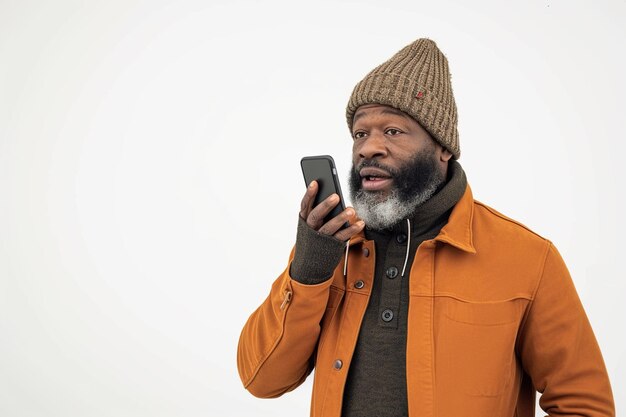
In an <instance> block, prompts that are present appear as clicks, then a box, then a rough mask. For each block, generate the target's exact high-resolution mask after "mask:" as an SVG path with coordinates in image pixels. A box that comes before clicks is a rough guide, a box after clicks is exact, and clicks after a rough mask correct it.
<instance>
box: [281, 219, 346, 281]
mask: <svg viewBox="0 0 626 417" xmlns="http://www.w3.org/2000/svg"><path fill="white" fill-rule="evenodd" d="M345 245H346V244H345V242H342V241H340V240H338V239H336V238H334V237H333V236H329V235H324V234H321V233H318V232H317V231H316V230H313V229H312V228H311V227H309V225H308V224H306V221H305V220H304V219H303V218H301V217H300V216H298V235H297V237H296V251H295V254H294V257H293V261H292V262H291V266H290V269H289V274H290V275H291V278H293V279H294V280H296V281H298V282H299V283H301V284H319V283H322V282H324V281H326V280H327V279H329V278H330V277H331V276H332V275H333V272H334V271H335V268H336V267H337V265H338V264H339V261H340V260H341V256H342V255H343V250H344V248H345Z"/></svg>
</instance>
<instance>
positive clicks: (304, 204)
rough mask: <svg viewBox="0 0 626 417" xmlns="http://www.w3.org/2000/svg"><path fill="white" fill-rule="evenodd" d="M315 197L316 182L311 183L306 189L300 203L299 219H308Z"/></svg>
mask: <svg viewBox="0 0 626 417" xmlns="http://www.w3.org/2000/svg"><path fill="white" fill-rule="evenodd" d="M316 195H317V181H311V183H310V184H309V186H308V187H307V188H306V192H305V193H304V197H302V201H301V202H300V217H302V218H303V219H305V220H306V218H307V217H309V213H310V212H311V210H312V209H313V202H315V196H316Z"/></svg>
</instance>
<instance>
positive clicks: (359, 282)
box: [354, 280, 365, 290]
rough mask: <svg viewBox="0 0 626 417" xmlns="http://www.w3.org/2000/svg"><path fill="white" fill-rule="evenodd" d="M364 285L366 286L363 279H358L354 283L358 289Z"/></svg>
mask: <svg viewBox="0 0 626 417" xmlns="http://www.w3.org/2000/svg"><path fill="white" fill-rule="evenodd" d="M363 287H365V283H364V282H363V281H361V280H358V281H357V282H355V283H354V288H356V289H357V290H360V289H361V288H363Z"/></svg>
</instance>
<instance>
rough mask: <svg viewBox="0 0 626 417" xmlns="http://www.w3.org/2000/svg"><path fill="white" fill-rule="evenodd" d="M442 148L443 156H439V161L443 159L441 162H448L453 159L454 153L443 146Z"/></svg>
mask: <svg viewBox="0 0 626 417" xmlns="http://www.w3.org/2000/svg"><path fill="white" fill-rule="evenodd" d="M441 148H442V151H441V154H440V155H439V159H441V162H448V161H449V160H450V158H452V153H451V152H450V151H449V150H447V149H446V148H444V147H443V146H442V147H441Z"/></svg>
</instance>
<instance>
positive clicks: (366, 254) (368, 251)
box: [363, 248, 370, 258]
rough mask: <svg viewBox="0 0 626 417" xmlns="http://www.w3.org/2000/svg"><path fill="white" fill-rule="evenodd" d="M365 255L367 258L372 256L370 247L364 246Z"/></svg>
mask: <svg viewBox="0 0 626 417" xmlns="http://www.w3.org/2000/svg"><path fill="white" fill-rule="evenodd" d="M363 256H365V257H366V258H367V257H368V256H370V250H369V249H368V248H363Z"/></svg>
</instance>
